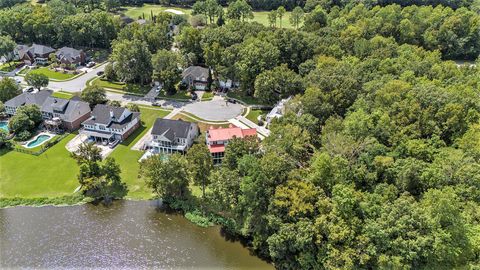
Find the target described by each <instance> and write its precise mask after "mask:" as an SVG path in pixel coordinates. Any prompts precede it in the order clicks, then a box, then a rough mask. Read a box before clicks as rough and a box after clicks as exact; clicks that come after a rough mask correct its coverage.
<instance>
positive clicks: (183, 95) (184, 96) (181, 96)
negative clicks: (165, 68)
mask: <svg viewBox="0 0 480 270" xmlns="http://www.w3.org/2000/svg"><path fill="white" fill-rule="evenodd" d="M157 97H159V98H166V99H177V100H190V98H191V96H190V93H189V92H188V91H177V92H176V93H175V94H173V95H168V94H167V93H165V91H160V93H158V96H157Z"/></svg>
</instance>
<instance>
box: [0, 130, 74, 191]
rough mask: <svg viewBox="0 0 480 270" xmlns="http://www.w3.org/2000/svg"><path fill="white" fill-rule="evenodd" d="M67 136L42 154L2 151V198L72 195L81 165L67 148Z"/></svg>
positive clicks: (0, 153) (0, 183)
mask: <svg viewBox="0 0 480 270" xmlns="http://www.w3.org/2000/svg"><path fill="white" fill-rule="evenodd" d="M73 137H75V135H74V134H70V135H68V136H67V137H66V138H65V139H63V140H62V141H60V142H59V143H57V144H56V145H54V146H53V147H51V148H50V149H48V150H47V151H46V152H45V153H43V154H41V155H39V156H33V155H29V154H24V153H19V152H16V151H9V152H5V151H4V152H0V164H1V165H0V197H16V196H17V197H24V198H33V197H58V196H63V195H68V194H72V193H73V191H74V190H75V188H76V187H78V181H77V179H76V175H77V173H78V166H77V164H76V163H75V161H74V160H73V159H72V158H71V157H70V153H69V152H68V151H67V149H66V148H65V145H66V144H67V142H68V141H70V140H71V139H73Z"/></svg>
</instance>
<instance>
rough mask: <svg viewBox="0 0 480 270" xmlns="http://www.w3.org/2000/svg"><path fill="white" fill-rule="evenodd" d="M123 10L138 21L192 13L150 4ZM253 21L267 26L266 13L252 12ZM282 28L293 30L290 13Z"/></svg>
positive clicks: (285, 16) (287, 14)
mask: <svg viewBox="0 0 480 270" xmlns="http://www.w3.org/2000/svg"><path fill="white" fill-rule="evenodd" d="M124 9H125V15H127V16H128V17H130V18H132V19H139V18H142V17H143V16H145V18H146V19H148V18H150V14H151V13H152V12H153V14H157V13H159V12H162V11H165V10H167V9H172V10H178V11H181V12H183V13H185V15H187V16H190V15H191V13H192V10H191V9H190V8H183V7H169V6H163V5H151V4H145V5H143V6H141V7H124ZM224 11H225V12H227V9H226V8H224ZM253 16H254V18H253V20H251V21H255V22H258V23H261V24H263V25H265V26H269V22H268V11H254V12H253ZM277 27H280V21H279V20H277ZM282 27H285V28H293V26H292V25H291V24H290V12H287V13H285V15H284V17H283V19H282Z"/></svg>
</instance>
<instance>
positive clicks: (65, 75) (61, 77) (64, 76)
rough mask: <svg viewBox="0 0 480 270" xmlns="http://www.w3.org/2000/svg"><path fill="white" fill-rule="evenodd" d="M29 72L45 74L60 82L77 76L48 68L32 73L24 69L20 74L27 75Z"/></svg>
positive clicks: (35, 70)
mask: <svg viewBox="0 0 480 270" xmlns="http://www.w3.org/2000/svg"><path fill="white" fill-rule="evenodd" d="M28 72H32V73H39V74H44V75H46V76H47V77H48V78H50V79H52V80H59V81H63V80H68V79H71V78H73V77H75V76H76V75H74V74H69V73H63V72H56V71H54V70H51V69H49V68H48V67H41V68H38V69H34V70H32V71H28V70H27V69H23V70H22V72H20V74H27V73H28Z"/></svg>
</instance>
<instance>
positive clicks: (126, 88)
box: [91, 78, 150, 95]
mask: <svg viewBox="0 0 480 270" xmlns="http://www.w3.org/2000/svg"><path fill="white" fill-rule="evenodd" d="M91 84H93V85H98V86H100V87H103V88H110V89H114V90H118V91H120V92H123V93H132V94H137V95H144V94H146V93H148V91H149V90H150V87H149V86H143V85H138V84H128V83H122V82H111V81H107V80H100V79H98V78H97V79H94V80H93V81H91Z"/></svg>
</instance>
